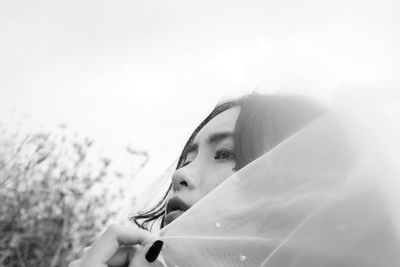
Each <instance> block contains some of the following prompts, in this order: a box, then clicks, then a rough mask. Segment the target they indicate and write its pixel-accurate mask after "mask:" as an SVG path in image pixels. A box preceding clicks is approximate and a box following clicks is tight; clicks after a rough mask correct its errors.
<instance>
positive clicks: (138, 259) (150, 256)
mask: <svg viewBox="0 0 400 267" xmlns="http://www.w3.org/2000/svg"><path fill="white" fill-rule="evenodd" d="M163 244H164V243H163V241H161V240H156V241H155V242H153V243H150V244H148V245H146V246H145V247H143V248H142V249H141V250H140V251H138V252H137V253H135V254H134V255H133V258H132V259H131V262H130V264H129V267H137V266H140V267H144V266H149V267H150V266H152V267H164V266H165V265H164V264H162V263H161V261H159V260H157V257H158V256H159V254H160V252H161V249H162V247H163Z"/></svg>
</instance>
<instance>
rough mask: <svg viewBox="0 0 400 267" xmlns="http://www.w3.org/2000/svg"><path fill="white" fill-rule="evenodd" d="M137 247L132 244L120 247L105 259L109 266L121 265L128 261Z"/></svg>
mask: <svg viewBox="0 0 400 267" xmlns="http://www.w3.org/2000/svg"><path fill="white" fill-rule="evenodd" d="M136 250H137V249H136V248H135V247H134V246H125V247H120V248H119V249H118V251H117V252H116V253H115V254H114V255H113V256H112V257H111V259H109V260H108V261H107V264H108V265H109V266H110V267H114V266H115V267H116V266H122V265H124V264H127V263H128V262H129V259H130V258H132V256H133V254H134V253H135V251H136Z"/></svg>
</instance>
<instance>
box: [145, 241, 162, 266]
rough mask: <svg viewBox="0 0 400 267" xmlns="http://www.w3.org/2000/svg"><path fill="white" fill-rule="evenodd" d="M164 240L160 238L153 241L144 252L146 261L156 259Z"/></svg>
mask: <svg viewBox="0 0 400 267" xmlns="http://www.w3.org/2000/svg"><path fill="white" fill-rule="evenodd" d="M163 245H164V242H162V241H161V240H157V241H156V242H154V243H153V245H152V246H151V247H150V248H149V251H147V253H146V260H147V261H148V262H153V261H155V260H156V259H157V257H158V254H160V251H161V248H162V247H163Z"/></svg>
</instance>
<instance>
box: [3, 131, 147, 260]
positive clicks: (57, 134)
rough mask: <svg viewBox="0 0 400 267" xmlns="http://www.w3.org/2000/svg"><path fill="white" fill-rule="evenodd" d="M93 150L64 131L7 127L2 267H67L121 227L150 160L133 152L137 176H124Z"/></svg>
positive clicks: (89, 142) (130, 153) (130, 152)
mask: <svg viewBox="0 0 400 267" xmlns="http://www.w3.org/2000/svg"><path fill="white" fill-rule="evenodd" d="M93 147H94V146H93V141H92V140H90V139H88V138H81V137H79V136H77V135H71V134H68V131H67V127H66V126H65V125H61V126H60V127H59V128H58V129H57V130H55V131H54V132H52V133H47V132H45V131H43V130H38V131H36V132H34V133H32V132H31V133H29V134H28V133H25V134H24V133H22V132H21V131H20V130H14V131H11V130H9V129H7V127H6V126H4V125H2V124H0V203H1V204H0V266H10V267H14V266H52V267H54V266H67V265H68V263H69V262H71V261H72V260H74V259H77V258H78V257H79V256H80V255H81V254H82V251H83V248H84V247H87V246H89V245H90V244H92V243H93V241H94V239H95V238H96V237H97V236H98V235H99V234H100V233H101V231H102V230H103V229H104V227H105V225H106V224H108V223H109V222H110V220H116V219H117V216H118V213H119V209H120V205H118V203H121V201H122V199H123V198H124V196H123V193H124V187H126V185H127V181H128V180H131V179H133V178H134V177H135V175H136V173H137V171H139V170H140V168H142V167H143V166H144V165H145V163H146V162H147V160H148V155H147V153H146V152H141V151H135V150H134V149H132V148H129V149H128V148H127V150H126V151H125V152H124V153H125V154H128V156H129V157H130V159H131V163H132V166H136V168H131V169H129V170H128V171H127V170H118V169H116V168H114V167H113V166H114V165H115V164H114V162H113V160H112V159H110V158H107V157H103V156H100V153H98V151H97V150H96V149H94V148H93ZM113 203H114V205H112V204H113ZM115 203H117V204H116V205H115Z"/></svg>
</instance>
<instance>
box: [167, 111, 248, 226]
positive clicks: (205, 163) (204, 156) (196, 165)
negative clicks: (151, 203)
mask: <svg viewBox="0 0 400 267" xmlns="http://www.w3.org/2000/svg"><path fill="white" fill-rule="evenodd" d="M239 113H240V107H233V108H230V109H228V110H226V111H224V112H222V113H220V114H218V115H217V116H215V117H214V118H213V119H212V120H211V121H209V122H208V123H207V124H206V125H205V126H204V127H203V128H202V129H201V130H200V131H199V132H198V134H197V136H196V138H195V139H194V140H193V143H192V144H190V145H189V149H188V151H189V152H188V153H187V156H186V160H185V161H184V164H183V165H182V167H181V168H179V169H178V170H176V171H175V173H174V175H173V176H172V188H173V192H172V194H171V195H170V197H169V200H168V203H167V209H166V211H165V220H164V223H165V224H168V223H170V222H172V221H173V220H175V219H176V218H177V217H179V216H180V215H181V214H182V213H183V212H185V211H186V210H187V209H188V208H190V207H191V206H192V205H194V204H195V203H196V202H197V201H199V200H200V199H201V198H203V197H204V196H205V195H206V194H207V193H208V192H210V191H211V190H212V189H214V188H215V187H216V186H217V185H219V184H220V183H221V182H223V181H224V180H225V179H226V178H228V177H229V176H230V175H232V173H233V172H234V168H235V154H234V138H233V134H234V129H235V123H236V120H237V118H238V116H239Z"/></svg>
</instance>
